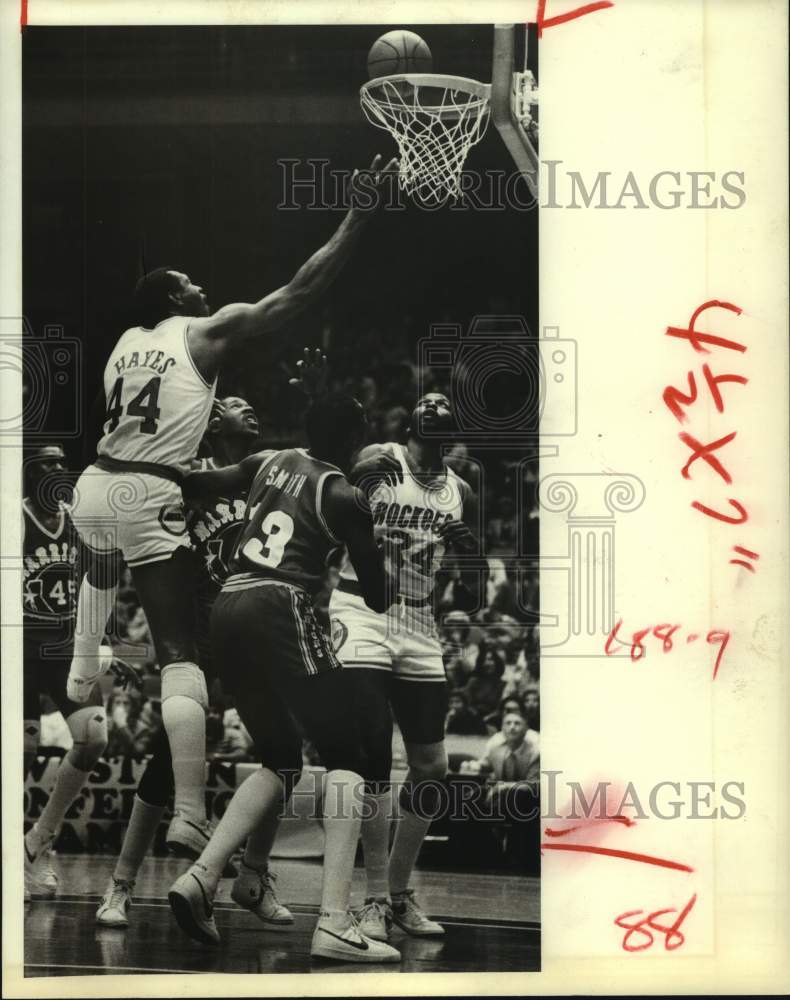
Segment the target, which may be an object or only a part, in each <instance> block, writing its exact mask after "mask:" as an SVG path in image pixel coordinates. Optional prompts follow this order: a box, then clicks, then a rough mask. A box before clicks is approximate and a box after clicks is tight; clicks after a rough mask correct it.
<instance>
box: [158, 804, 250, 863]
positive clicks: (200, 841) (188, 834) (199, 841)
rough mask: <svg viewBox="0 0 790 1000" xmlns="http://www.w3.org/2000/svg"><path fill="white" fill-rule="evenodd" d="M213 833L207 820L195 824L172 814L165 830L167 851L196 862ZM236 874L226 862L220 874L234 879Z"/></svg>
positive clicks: (176, 814) (177, 814) (179, 815)
mask: <svg viewBox="0 0 790 1000" xmlns="http://www.w3.org/2000/svg"><path fill="white" fill-rule="evenodd" d="M213 832H214V831H213V829H212V828H211V824H210V823H209V822H208V821H207V820H204V821H203V822H202V823H196V822H195V821H194V820H191V819H186V817H184V816H182V815H181V813H180V812H174V813H173V818H172V819H171V820H170V826H169V827H168V828H167V837H166V839H165V842H166V844H167V849H168V850H169V851H170V853H171V854H172V855H174V857H177V858H188V859H189V860H190V861H197V859H198V858H199V857H200V855H201V854H202V853H203V851H204V850H205V847H206V844H207V843H208V842H209V840H210V839H211V834H212V833H213ZM238 874H239V872H238V869H237V868H236V867H235V865H233V864H232V863H231V862H230V861H228V863H227V864H226V865H225V869H224V871H223V872H222V877H223V878H235V877H236V876H237V875H238Z"/></svg>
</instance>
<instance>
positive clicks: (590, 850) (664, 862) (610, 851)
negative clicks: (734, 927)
mask: <svg viewBox="0 0 790 1000" xmlns="http://www.w3.org/2000/svg"><path fill="white" fill-rule="evenodd" d="M540 846H541V850H543V849H545V850H547V851H578V852H580V853H585V852H586V853H587V854H602V855H604V857H607V858H622V859H623V860H624V861H639V862H641V863H642V864H645V865H657V866H658V867H659V868H672V869H674V870H675V871H678V872H693V871H694V869H693V868H690V867H689V866H688V865H684V864H681V863H680V861H669V860H668V859H667V858H656V857H654V856H653V855H652V854H637V853H635V852H634V851H618V850H616V849H615V848H613V847H594V846H593V845H592V844H541V845H540Z"/></svg>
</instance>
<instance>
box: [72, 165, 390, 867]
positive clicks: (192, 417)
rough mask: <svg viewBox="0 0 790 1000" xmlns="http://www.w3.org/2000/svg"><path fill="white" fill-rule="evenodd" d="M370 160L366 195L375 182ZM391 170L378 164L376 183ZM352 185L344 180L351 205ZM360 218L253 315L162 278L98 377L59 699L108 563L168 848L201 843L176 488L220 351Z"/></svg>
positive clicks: (261, 325)
mask: <svg viewBox="0 0 790 1000" xmlns="http://www.w3.org/2000/svg"><path fill="white" fill-rule="evenodd" d="M379 164H380V157H376V158H375V160H374V161H373V163H372V165H371V167H370V173H369V174H366V175H365V177H366V178H369V185H368V186H369V187H375V186H377V185H378V184H379V183H380V182H381V180H382V179H383V177H382V174H383V172H380V171H379ZM392 166H394V161H392V162H391V163H390V164H388V166H387V168H385V169H386V170H389V169H391V167H392ZM359 186H360V179H358V172H356V171H355V173H354V175H353V177H352V180H351V184H350V195H351V196H352V200H353V198H354V195H355V194H356V193H357V192H358V190H359ZM368 214H369V213H366V212H363V211H362V210H360V209H359V208H356V207H354V206H353V205H352V207H351V208H350V209H349V211H348V213H347V214H346V216H345V218H344V220H343V222H342V223H341V224H340V226H339V227H338V229H337V231H336V232H335V234H334V235H333V236H332V238H331V239H330V240H329V242H328V243H327V244H326V245H325V246H323V247H322V248H321V249H320V250H318V251H317V252H316V253H315V254H313V256H312V257H310V259H309V260H308V261H307V262H306V263H305V264H303V265H302V267H301V268H300V269H299V271H298V272H297V273H296V275H295V276H294V277H293V278H292V280H291V281H290V282H289V283H288V284H287V285H285V286H283V287H282V288H279V289H277V290H276V291H274V292H272V293H270V294H269V295H267V296H265V297H264V298H263V299H261V300H260V301H259V302H257V303H255V304H244V303H236V304H234V305H228V306H225V307H224V308H222V309H220V310H219V311H218V312H216V313H214V314H213V315H210V313H209V307H208V303H207V301H206V296H205V295H204V294H203V290H202V288H201V287H200V286H198V285H195V284H194V283H193V282H192V281H191V280H190V279H189V278H188V277H187V275H186V274H183V273H181V272H180V271H177V270H174V269H168V268H159V269H157V270H156V271H153V272H151V273H150V274H148V275H146V276H145V277H144V278H143V279H141V281H140V282H139V283H138V285H137V288H136V290H135V304H136V306H137V309H138V313H139V317H138V318H139V323H140V325H139V326H136V327H133V328H132V329H130V330H127V331H126V333H124V334H123V336H122V337H121V339H120V340H119V341H118V343H117V344H116V346H115V348H114V350H113V352H112V354H111V355H110V360H109V361H108V363H107V366H106V368H105V372H104V390H105V395H106V401H107V410H106V420H105V424H104V436H103V437H102V439H101V441H100V443H99V447H98V458H97V460H96V462H95V463H94V464H93V465H92V466H89V467H88V468H87V469H86V470H85V472H84V473H83V474H82V477H81V478H80V480H79V482H78V483H77V488H76V499H75V505H74V523H75V525H76V526H77V529H78V530H79V531H80V534H81V535H82V537H83V539H84V541H85V542H86V544H87V545H88V546H90V548H91V549H92V550H93V552H94V553H95V555H96V559H97V563H99V564H100V565H101V567H102V571H103V582H104V586H99V587H97V586H95V585H93V584H92V583H91V581H90V580H88V581H86V582H85V583H84V584H83V586H82V588H81V590H80V596H79V602H78V609H77V628H76V635H75V644H74V657H73V660H72V665H71V670H70V674H69V697H71V698H72V699H73V700H75V701H82V700H85V699H86V698H87V697H88V696H89V693H90V690H91V688H92V687H93V684H94V683H95V681H96V679H97V677H98V675H99V670H98V658H97V653H98V646H99V642H100V640H101V637H102V635H103V634H104V630H105V628H106V624H107V620H108V618H109V615H110V612H111V611H112V607H113V604H114V601H115V595H116V591H117V564H118V556H119V555H122V556H123V558H124V559H125V560H126V562H127V563H128V564H129V566H130V567H131V570H132V578H133V582H134V586H135V589H136V590H137V593H138V596H139V598H140V602H141V604H142V606H143V609H144V611H145V615H146V618H147V619H148V624H149V626H150V629H151V635H152V638H153V642H154V646H155V650H156V655H157V660H158V662H159V665H160V667H161V670H162V718H163V721H164V726H165V730H166V732H167V735H168V739H169V741H170V748H171V752H172V760H173V773H174V777H175V815H174V818H173V822H172V823H171V825H170V830H169V832H168V843H169V844H170V845H171V847H172V848H173V849H175V850H177V851H179V853H187V854H193V855H194V854H196V853H199V852H200V850H201V849H202V847H203V846H204V844H205V842H206V839H207V836H208V831H207V826H206V813H205V803H204V772H205V709H206V707H207V703H208V696H207V691H206V682H205V678H204V676H203V673H202V671H201V670H200V668H199V666H198V656H197V650H196V643H195V632H196V627H195V608H196V605H195V600H194V574H193V572H192V567H191V565H190V562H189V558H190V554H189V536H188V533H187V528H186V523H185V518H184V509H183V499H182V495H181V485H180V481H181V478H182V476H183V475H184V473H185V472H186V471H187V470H188V469H189V465H190V462H191V460H192V459H193V458H194V457H195V455H196V453H197V449H198V444H199V443H200V440H201V438H202V437H203V434H204V432H205V430H206V425H207V422H208V419H209V413H210V411H211V404H212V401H213V399H214V391H215V387H216V380H217V374H218V372H219V369H220V368H221V366H222V364H223V363H224V360H225V358H226V356H227V353H228V351H229V350H230V349H231V348H232V347H235V346H237V345H238V344H239V343H241V342H243V341H244V340H245V339H246V338H253V337H261V336H264V335H266V334H268V333H270V332H271V331H272V330H274V329H276V328H277V327H280V326H282V325H283V324H284V323H286V322H287V321H289V320H290V319H292V318H293V317H294V316H295V315H296V314H297V313H299V312H300V311H302V310H303V309H304V308H305V307H306V306H308V305H310V304H311V303H313V302H315V301H316V300H317V299H318V298H319V296H320V295H321V294H322V293H323V292H324V290H325V289H326V288H327V287H328V285H329V284H330V282H331V281H332V279H333V278H334V276H335V275H336V274H337V272H338V271H339V270H340V267H341V266H342V264H343V263H344V262H345V260H346V259H347V258H348V256H349V253H350V251H351V248H352V246H353V245H354V243H355V242H356V239H357V237H358V236H359V233H360V231H361V228H362V226H363V225H364V222H365V219H366V218H367V215H368Z"/></svg>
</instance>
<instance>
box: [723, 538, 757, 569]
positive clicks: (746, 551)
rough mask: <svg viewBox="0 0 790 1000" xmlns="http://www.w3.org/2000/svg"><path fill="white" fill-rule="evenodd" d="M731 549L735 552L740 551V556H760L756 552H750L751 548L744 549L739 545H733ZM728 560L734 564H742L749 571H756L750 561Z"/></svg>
mask: <svg viewBox="0 0 790 1000" xmlns="http://www.w3.org/2000/svg"><path fill="white" fill-rule="evenodd" d="M733 550H734V551H735V552H740V554H741V555H742V556H748V557H749V558H750V559H755V560H756V559H759V558H760V556H759V555H758V554H757V553H756V552H752V550H751V549H744V548H743V547H742V546H740V545H733ZM730 562H731V563H732V564H733V565H734V566H743V568H744V569H748V570H749V572H750V573H754V572H756V570H755V568H754V566H752V564H751V563H747V562H744V561H743V559H730Z"/></svg>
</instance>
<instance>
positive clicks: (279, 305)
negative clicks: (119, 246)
mask: <svg viewBox="0 0 790 1000" xmlns="http://www.w3.org/2000/svg"><path fill="white" fill-rule="evenodd" d="M395 163H396V161H395V160H391V161H390V162H389V163H388V164H387V166H386V167H385V168H384V170H383V171H382V170H381V169H380V164H381V157H380V156H376V157H375V159H374V160H373V162H372V163H371V165H370V169H369V171H367V172H365V173H360V172H359V171H358V170H355V171H354V173H353V175H352V177H351V180H350V182H349V194H350V195H351V198H352V207H351V208H350V209H349V210H348V212H347V213H346V215H345V218H344V219H343V221H342V222H341V223H340V226H339V227H338V228H337V230H336V231H335V233H334V235H333V236H332V237H331V238H330V240H329V242H328V243H325V244H324V246H322V247H321V248H320V249H319V250H316V252H315V253H314V254H313V255H312V257H310V258H309V259H308V260H307V261H305V263H304V264H302V266H301V267H300V268H299V270H298V271H297V272H296V274H295V275H294V276H293V278H292V279H291V280H290V281H289V282H288V284H287V285H283V287H282V288H278V289H276V290H275V291H273V292H271V293H270V294H269V295H266V296H265V297H264V298H262V299H260V301H258V302H255V303H253V304H246V303H235V304H233V305H228V306H224V307H223V308H222V309H219V310H218V311H217V312H216V313H214V315H213V316H209V317H206V318H205V319H194V320H192V322H190V324H189V348H190V351H191V352H192V356H193V358H194V359H195V362H196V364H197V365H198V367H199V368H200V371H201V374H203V375H204V377H209V378H213V377H214V374H215V373H216V370H217V369H218V367H219V365H220V362H221V359H222V356H223V354H224V353H225V352H226V350H227V349H228V347H229V346H230V345H231V344H232V343H235V342H237V341H239V340H242V339H244V338H247V337H260V336H264V335H265V334H267V333H270V332H271V331H272V330H275V329H276V328H277V327H279V326H282V325H283V324H284V323H287V322H288V321H289V320H290V319H292V318H293V317H294V316H296V315H297V314H298V313H299V312H301V311H302V310H303V309H306V308H307V306H309V305H311V304H312V303H313V302H315V301H316V300H317V299H319V298H320V296H321V295H323V293H324V292H325V291H326V289H327V288H328V287H329V285H330V284H331V283H332V281H333V280H334V278H335V276H336V275H337V273H338V272H339V271H340V269H341V268H342V266H343V265H344V264H345V262H346V260H347V259H348V257H349V254H350V253H351V250H352V248H353V246H354V244H355V243H356V241H357V239H358V238H359V235H360V233H361V231H362V227H363V226H364V225H365V222H366V221H367V219H368V217H369V215H370V214H371V213H370V211H369V210H367V211H366V210H363V209H362V208H359V207H356V206H355V205H354V204H353V201H354V200H361V196H362V194H363V192H364V189H365V188H367V189H368V193H367V196H366V197H367V198H368V200H369V202H368V203H369V204H370V205H371V206H374V205H375V204H376V201H377V198H378V195H377V193H376V189H377V188H378V187H379V186H380V184H381V183H382V181H383V177H384V175H385V174H386V173H388V172H390V171H391V170H392V169H393V168H394V166H395Z"/></svg>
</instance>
